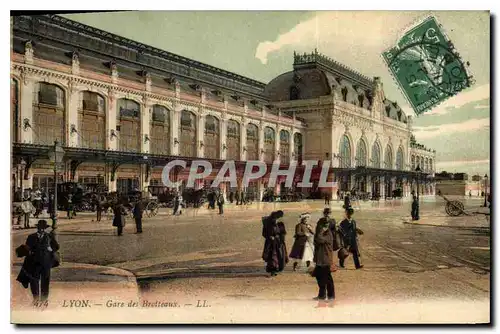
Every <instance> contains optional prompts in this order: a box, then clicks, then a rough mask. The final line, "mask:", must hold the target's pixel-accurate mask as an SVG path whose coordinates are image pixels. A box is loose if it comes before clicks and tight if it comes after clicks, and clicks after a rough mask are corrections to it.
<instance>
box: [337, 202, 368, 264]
mask: <svg viewBox="0 0 500 334" xmlns="http://www.w3.org/2000/svg"><path fill="white" fill-rule="evenodd" d="M345 214H346V218H345V219H344V220H342V221H341V222H340V224H339V233H340V235H341V237H342V238H341V239H342V246H343V247H344V248H345V249H346V250H347V251H348V252H349V253H351V254H352V257H353V260H354V266H355V267H356V269H361V268H363V265H361V264H360V262H359V258H360V257H361V254H360V252H359V240H358V234H359V235H362V234H363V231H362V230H360V229H359V228H358V227H357V225H356V221H355V220H354V219H352V215H353V214H354V209H353V208H347V209H346V210H345ZM344 260H345V259H344V258H340V259H339V264H340V266H341V267H342V268H344Z"/></svg>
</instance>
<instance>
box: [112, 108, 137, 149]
mask: <svg viewBox="0 0 500 334" xmlns="http://www.w3.org/2000/svg"><path fill="white" fill-rule="evenodd" d="M140 115H141V109H140V106H139V103H137V102H135V101H133V100H129V99H119V100H118V120H117V122H116V123H117V130H118V131H119V135H118V150H119V151H124V152H140V150H141V119H140Z"/></svg>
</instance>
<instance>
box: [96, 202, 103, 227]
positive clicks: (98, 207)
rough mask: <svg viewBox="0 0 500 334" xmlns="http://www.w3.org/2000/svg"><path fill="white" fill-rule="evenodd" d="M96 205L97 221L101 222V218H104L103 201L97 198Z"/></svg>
mask: <svg viewBox="0 0 500 334" xmlns="http://www.w3.org/2000/svg"><path fill="white" fill-rule="evenodd" d="M94 204H95V210H96V214H97V217H96V219H97V222H100V221H101V216H102V210H103V203H101V201H100V200H99V198H98V197H97V198H96V200H95V203H94Z"/></svg>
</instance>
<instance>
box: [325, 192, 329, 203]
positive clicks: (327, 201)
mask: <svg viewBox="0 0 500 334" xmlns="http://www.w3.org/2000/svg"><path fill="white" fill-rule="evenodd" d="M325 205H330V194H329V193H325Z"/></svg>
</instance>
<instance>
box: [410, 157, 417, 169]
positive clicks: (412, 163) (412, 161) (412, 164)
mask: <svg viewBox="0 0 500 334" xmlns="http://www.w3.org/2000/svg"><path fill="white" fill-rule="evenodd" d="M415 168H417V166H416V164H415V156H414V155H413V154H412V156H411V170H415Z"/></svg>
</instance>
